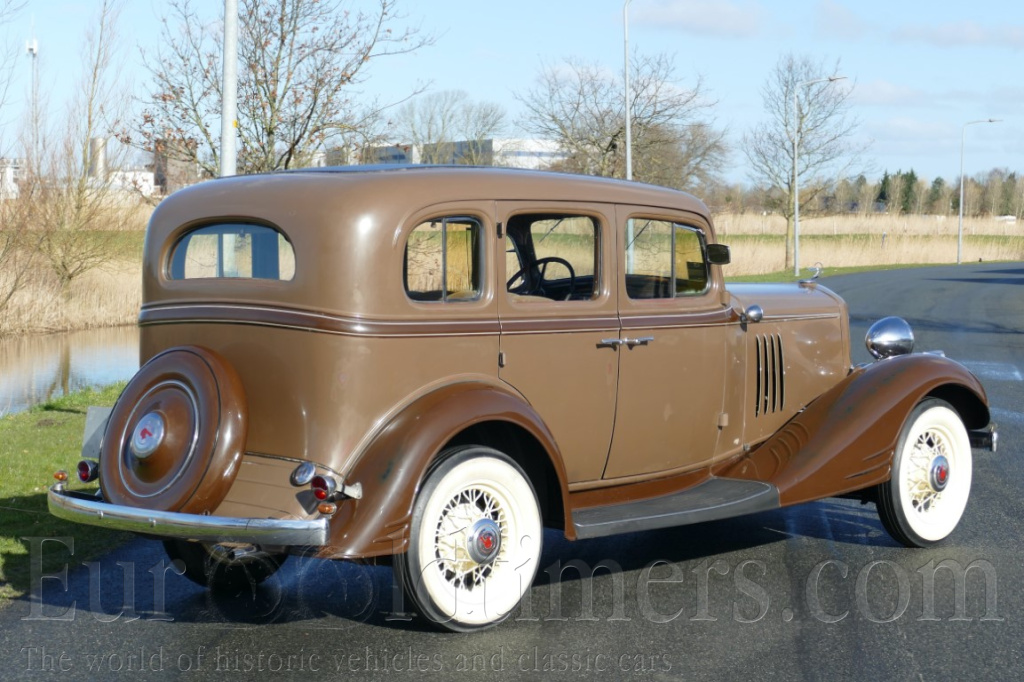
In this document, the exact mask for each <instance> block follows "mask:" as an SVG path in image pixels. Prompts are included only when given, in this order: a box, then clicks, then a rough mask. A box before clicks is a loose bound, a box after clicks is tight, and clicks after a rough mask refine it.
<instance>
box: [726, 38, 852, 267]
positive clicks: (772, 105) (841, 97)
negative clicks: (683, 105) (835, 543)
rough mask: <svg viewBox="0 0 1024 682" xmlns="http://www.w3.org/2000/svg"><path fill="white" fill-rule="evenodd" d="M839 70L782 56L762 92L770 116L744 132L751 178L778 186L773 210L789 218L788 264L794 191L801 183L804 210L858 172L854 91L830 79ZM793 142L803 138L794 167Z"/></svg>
mask: <svg viewBox="0 0 1024 682" xmlns="http://www.w3.org/2000/svg"><path fill="white" fill-rule="evenodd" d="M838 69H839V62H836V63H835V64H834V65H833V66H832V67H831V68H826V67H825V65H824V63H815V62H813V61H811V60H810V59H809V58H808V57H795V56H794V55H792V54H790V55H785V56H783V57H782V58H781V59H780V60H779V62H778V64H776V66H775V69H774V70H773V71H772V73H771V75H770V76H769V78H768V81H767V83H765V86H764V88H763V89H762V91H761V96H762V101H763V102H764V108H765V112H766V113H767V115H768V118H767V120H766V121H764V122H763V123H761V124H760V125H758V126H757V127H755V128H754V129H753V130H752V131H750V132H749V133H747V134H746V135H744V136H743V152H744V154H746V157H747V160H748V161H749V162H750V166H751V169H752V170H751V175H752V179H753V180H754V181H755V182H759V183H764V184H766V185H768V186H770V187H774V188H778V189H779V190H780V191H779V192H777V193H775V195H774V196H776V197H777V198H778V201H776V202H775V203H774V205H773V206H772V208H773V209H775V210H777V211H778V212H779V213H781V214H782V215H783V216H785V218H786V267H792V265H793V191H794V188H795V187H796V186H797V184H798V183H799V189H800V210H801V211H803V208H804V205H805V204H806V205H807V206H808V207H810V206H813V205H815V204H816V202H817V200H818V196H819V195H820V194H821V193H822V192H824V191H826V190H827V189H828V188H829V187H830V186H831V185H832V183H833V182H834V181H835V179H836V178H840V177H844V176H849V175H855V174H856V173H855V172H853V171H852V169H853V167H854V166H855V165H856V164H857V163H858V162H859V157H860V153H861V151H862V149H861V148H860V147H858V146H857V145H856V144H855V143H854V142H853V141H852V140H851V137H852V135H853V132H854V131H855V130H856V128H857V125H858V121H857V120H856V119H853V118H851V117H850V116H849V109H850V103H849V98H850V94H851V92H852V90H851V89H850V88H848V87H844V86H843V84H842V83H830V82H828V80H826V79H827V78H828V77H830V76H834V75H835V74H836V73H837V72H838ZM812 81H816V82H812ZM794 95H795V96H796V97H794ZM794 99H795V100H796V102H794ZM794 140H799V152H798V155H797V158H798V160H799V164H798V165H797V167H795V168H794V164H793V146H794V145H793V143H794Z"/></svg>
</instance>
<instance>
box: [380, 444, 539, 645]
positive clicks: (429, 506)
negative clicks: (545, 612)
mask: <svg viewBox="0 0 1024 682" xmlns="http://www.w3.org/2000/svg"><path fill="white" fill-rule="evenodd" d="M542 533H543V527H542V523H541V516H540V508H539V505H538V503H537V495H536V493H535V492H534V489H533V486H532V485H531V483H530V481H529V479H528V478H527V477H526V474H525V473H523V470H522V469H521V468H520V467H519V466H518V465H517V464H516V463H515V462H514V461H512V460H511V459H510V458H509V457H507V456H505V455H504V454H502V453H500V452H498V451H497V450H493V449H491V448H485V447H476V446H471V447H464V448H455V449H453V450H451V451H449V452H446V453H444V454H443V455H442V457H441V459H440V460H439V464H438V465H437V466H435V467H434V469H433V470H432V471H431V472H430V473H429V474H428V475H427V477H426V479H425V481H424V483H423V485H422V488H421V489H420V492H419V494H418V496H417V498H416V503H415V505H414V507H413V514H412V522H411V525H410V532H409V536H410V537H409V546H408V550H407V552H406V553H405V554H402V555H399V556H397V557H396V560H395V571H396V574H397V575H398V577H399V579H400V580H401V581H402V583H403V587H404V588H405V592H406V594H407V596H408V598H409V599H410V600H411V601H412V602H413V604H414V605H415V606H416V607H417V608H418V610H419V612H420V613H421V614H422V615H423V616H425V617H426V618H428V619H429V620H430V621H432V622H433V623H434V624H436V625H438V626H439V627H442V628H444V629H447V630H452V631H456V632H465V631H469V630H476V629H480V628H484V627H488V626H491V625H494V624H496V623H499V622H501V621H502V620H504V619H505V618H506V617H508V615H509V614H510V613H511V612H512V611H513V609H515V607H516V606H517V605H518V604H519V601H520V599H521V598H522V596H523V594H525V592H526V590H528V589H529V588H530V585H531V583H532V582H533V578H534V576H535V575H536V573H537V566H538V563H539V560H540V550H541V540H542Z"/></svg>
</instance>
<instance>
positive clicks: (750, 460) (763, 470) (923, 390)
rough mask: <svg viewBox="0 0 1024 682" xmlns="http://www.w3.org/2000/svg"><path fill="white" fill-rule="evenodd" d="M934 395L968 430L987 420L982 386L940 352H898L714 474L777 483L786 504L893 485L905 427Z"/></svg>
mask: <svg viewBox="0 0 1024 682" xmlns="http://www.w3.org/2000/svg"><path fill="white" fill-rule="evenodd" d="M929 396H933V397H939V398H943V399H944V400H947V401H948V402H950V403H951V404H952V405H953V407H954V408H955V409H956V410H957V411H958V412H959V413H960V416H961V418H962V419H963V420H964V423H965V425H966V426H967V428H968V429H980V428H983V427H985V426H986V425H987V424H988V422H989V410H988V401H987V397H986V395H985V389H984V388H983V387H982V385H981V383H980V382H979V381H978V379H977V378H976V377H975V376H974V375H973V374H971V373H970V372H969V371H968V370H967V369H966V368H964V367H963V366H962V365H960V364H958V363H956V362H954V361H952V360H948V359H946V358H944V357H941V356H938V355H927V354H918V355H901V356H898V357H893V358H889V359H887V360H882V361H880V362H876V363H873V364H871V365H867V366H862V367H858V368H857V369H855V370H854V371H853V372H851V373H850V374H849V375H848V376H847V377H846V378H845V379H843V381H841V382H839V384H837V385H836V386H835V387H833V388H832V389H831V390H829V391H828V392H826V393H824V394H823V395H821V396H820V397H819V398H817V399H816V400H815V401H814V402H812V403H811V404H810V405H808V406H807V408H806V409H805V410H803V411H802V412H801V413H799V414H798V415H796V416H795V417H794V418H793V419H791V420H790V421H789V422H788V423H787V424H786V425H785V426H783V427H782V428H781V429H779V431H778V432H776V433H775V434H774V435H773V436H771V437H770V438H769V439H768V440H766V441H765V442H764V443H763V444H761V445H760V446H759V447H757V448H756V449H754V450H752V451H751V452H750V453H749V454H747V455H745V456H743V457H742V458H740V459H739V460H738V461H733V462H730V463H727V464H726V465H725V466H723V467H721V468H720V469H719V470H717V471H716V472H715V473H716V475H719V476H723V477H732V478H745V479H751V480H758V481H766V482H768V483H772V484H773V485H775V486H776V487H777V488H778V489H779V498H780V501H781V503H782V504H783V505H792V504H798V503H800V502H808V501H811V500H818V499H822V498H825V497H832V496H836V495H841V494H844V493H851V492H855V491H858V490H863V489H865V488H869V487H871V486H873V485H876V484H878V483H882V482H884V481H887V480H889V478H890V471H891V467H892V457H893V453H894V451H895V449H896V443H897V440H898V439H899V434H900V430H901V429H902V428H903V424H904V422H905V421H906V418H907V416H908V415H909V414H910V411H911V410H912V409H914V406H915V405H917V404H918V403H919V402H920V401H921V400H923V399H924V398H926V397H929Z"/></svg>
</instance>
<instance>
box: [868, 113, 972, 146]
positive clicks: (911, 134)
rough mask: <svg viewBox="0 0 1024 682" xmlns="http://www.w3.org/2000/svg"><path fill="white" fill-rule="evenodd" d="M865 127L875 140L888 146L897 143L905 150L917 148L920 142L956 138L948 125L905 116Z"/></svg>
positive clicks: (932, 142)
mask: <svg viewBox="0 0 1024 682" xmlns="http://www.w3.org/2000/svg"><path fill="white" fill-rule="evenodd" d="M866 127H867V132H868V133H869V134H870V135H871V137H873V138H874V139H875V140H877V141H879V142H885V143H886V144H889V145H891V144H893V143H897V144H900V145H901V146H902V147H905V148H917V147H919V146H920V143H922V142H925V143H931V144H935V143H936V142H938V141H948V140H952V139H953V138H955V137H956V136H957V135H956V133H957V131H956V130H955V129H954V127H953V126H950V125H949V124H948V123H944V122H939V121H929V120H924V119H918V118H910V117H907V116H900V117H894V118H890V119H888V120H885V121H876V122H874V123H872V124H870V125H868V126H866Z"/></svg>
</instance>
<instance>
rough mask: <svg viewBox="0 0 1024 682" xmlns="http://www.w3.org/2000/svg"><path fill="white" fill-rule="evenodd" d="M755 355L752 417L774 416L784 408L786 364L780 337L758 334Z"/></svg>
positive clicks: (777, 335) (755, 342)
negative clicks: (755, 374) (755, 370)
mask: <svg viewBox="0 0 1024 682" xmlns="http://www.w3.org/2000/svg"><path fill="white" fill-rule="evenodd" d="M754 350H755V355H757V376H756V379H755V381H756V387H755V388H756V391H755V392H754V416H755V417H760V416H762V415H766V414H774V413H775V412H778V411H779V410H781V409H783V408H784V407H785V406H786V363H785V357H784V355H783V351H782V336H780V335H779V334H758V335H757V337H756V339H755V341H754Z"/></svg>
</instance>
